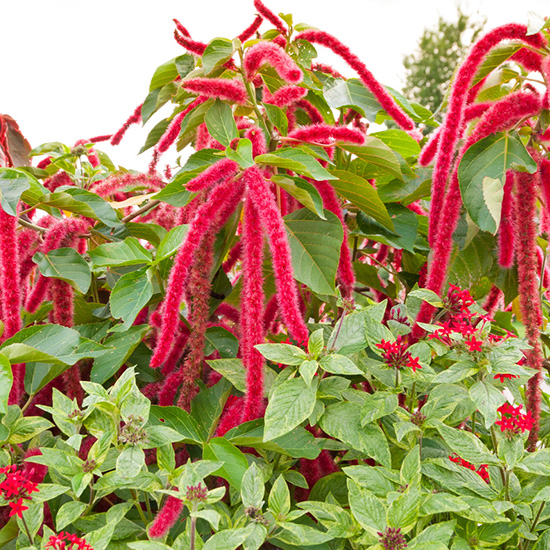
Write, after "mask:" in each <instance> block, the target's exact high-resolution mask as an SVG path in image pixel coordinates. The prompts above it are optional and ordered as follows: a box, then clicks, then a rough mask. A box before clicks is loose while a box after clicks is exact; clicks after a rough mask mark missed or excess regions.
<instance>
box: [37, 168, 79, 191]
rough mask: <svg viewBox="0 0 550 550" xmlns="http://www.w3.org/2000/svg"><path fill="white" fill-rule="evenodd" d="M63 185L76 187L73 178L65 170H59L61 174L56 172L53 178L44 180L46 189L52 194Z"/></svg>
mask: <svg viewBox="0 0 550 550" xmlns="http://www.w3.org/2000/svg"><path fill="white" fill-rule="evenodd" d="M62 185H74V183H73V180H72V179H71V176H69V174H67V172H65V170H59V172H56V173H55V174H54V175H53V176H51V177H50V178H47V179H46V180H44V187H45V188H46V189H47V190H48V191H50V193H54V192H55V190H56V189H57V188H58V187H61V186H62Z"/></svg>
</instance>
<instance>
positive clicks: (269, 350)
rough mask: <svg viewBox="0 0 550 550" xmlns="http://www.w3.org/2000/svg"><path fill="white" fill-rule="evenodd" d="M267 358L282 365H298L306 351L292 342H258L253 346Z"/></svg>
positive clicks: (303, 359) (304, 357)
mask: <svg viewBox="0 0 550 550" xmlns="http://www.w3.org/2000/svg"><path fill="white" fill-rule="evenodd" d="M254 347H255V348H256V349H257V350H258V351H259V352H260V353H261V354H262V355H263V356H264V357H265V358H266V359H267V360H269V361H273V362H274V363H281V364H283V365H300V364H301V363H302V362H303V361H305V360H306V358H307V356H306V352H305V351H304V350H303V349H301V348H299V347H297V346H293V345H292V344H258V345H256V346H254Z"/></svg>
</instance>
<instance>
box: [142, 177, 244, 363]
mask: <svg viewBox="0 0 550 550" xmlns="http://www.w3.org/2000/svg"><path fill="white" fill-rule="evenodd" d="M241 192H242V187H241V186H240V185H239V184H238V182H234V181H232V180H226V181H225V182H223V183H221V184H220V185H218V186H217V187H215V188H214V189H213V190H212V193H211V194H210V196H209V198H208V202H206V203H204V204H202V205H201V206H200V207H199V208H198V209H197V211H196V214H195V218H194V219H193V221H192V222H191V225H190V227H189V231H188V233H187V235H186V237H185V241H184V242H183V244H182V246H181V247H180V248H179V250H178V253H177V255H176V258H175V260H174V265H173V267H172V271H171V272H170V278H169V280H168V286H167V292H166V298H165V300H164V312H163V316H162V328H161V332H160V335H159V338H158V341H157V347H156V349H155V352H154V354H153V357H152V358H151V367H153V368H156V367H159V366H160V365H161V364H162V363H163V361H164V360H165V358H166V356H167V355H168V353H169V352H170V348H171V346H172V342H173V340H174V332H175V327H177V326H178V321H179V309H180V304H181V302H182V299H183V293H184V288H185V286H184V285H185V281H186V279H187V275H188V273H189V267H190V266H191V264H192V263H193V257H194V254H195V250H197V248H198V247H200V246H201V243H202V241H203V238H204V236H205V234H206V232H207V231H208V229H209V228H210V226H211V224H212V220H213V219H214V218H215V217H216V215H217V214H218V213H219V212H220V211H221V210H222V208H223V207H224V206H225V204H226V201H228V197H232V196H236V195H239V196H240V193H241Z"/></svg>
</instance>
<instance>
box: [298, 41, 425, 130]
mask: <svg viewBox="0 0 550 550" xmlns="http://www.w3.org/2000/svg"><path fill="white" fill-rule="evenodd" d="M296 39H298V40H307V41H308V42H311V43H315V44H320V45H322V46H325V47H326V48H329V49H330V50H332V51H333V52H334V53H335V54H336V55H339V56H340V57H341V58H342V59H343V60H344V61H345V62H346V63H347V64H348V65H349V66H350V67H351V68H352V69H353V70H354V71H356V72H357V74H358V75H359V78H360V79H361V82H363V84H364V85H365V86H366V87H367V88H368V89H369V90H370V91H371V92H372V93H373V94H374V96H375V97H376V99H377V100H378V102H379V103H380V105H381V106H382V108H383V109H384V110H385V111H386V112H387V113H388V114H389V115H390V116H391V117H392V118H393V119H394V120H395V122H397V124H398V125H399V126H400V127H401V128H403V129H404V130H412V129H413V128H414V122H413V120H412V119H411V118H410V117H409V116H408V115H407V114H406V113H405V112H404V111H403V109H401V107H399V105H397V103H396V102H395V100H394V99H393V98H392V96H391V95H390V94H389V93H388V92H387V91H386V90H385V89H384V87H383V86H382V85H381V84H380V83H379V82H378V80H376V79H375V78H374V76H373V74H372V73H371V72H370V71H369V70H368V69H367V67H366V65H365V64H364V63H363V62H362V61H361V60H360V59H359V58H358V57H357V56H356V55H355V54H354V53H352V52H351V50H350V49H349V48H348V47H347V46H345V45H344V44H342V42H340V41H339V40H338V39H337V38H335V37H334V36H332V35H330V34H329V33H327V32H324V31H317V30H307V31H304V32H301V33H300V34H298V35H297V36H296Z"/></svg>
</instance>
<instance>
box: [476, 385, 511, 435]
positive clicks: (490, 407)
mask: <svg viewBox="0 0 550 550" xmlns="http://www.w3.org/2000/svg"><path fill="white" fill-rule="evenodd" d="M470 399H471V400H472V401H473V402H474V403H475V404H476V407H477V409H478V411H479V412H481V414H482V415H483V419H484V421H485V427H486V428H487V429H489V428H490V427H491V426H492V425H493V424H494V423H495V420H496V419H497V417H498V412H497V409H498V408H499V407H500V406H501V405H502V404H504V403H505V402H506V397H505V396H504V394H503V393H502V392H501V391H500V390H498V389H497V388H495V387H494V386H493V385H491V384H490V383H489V382H486V381H485V380H483V381H478V382H476V383H475V384H474V385H473V386H472V387H471V388H470Z"/></svg>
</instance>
